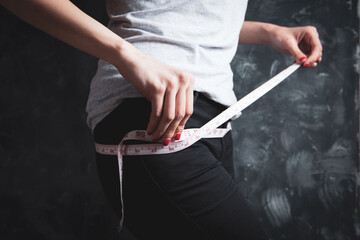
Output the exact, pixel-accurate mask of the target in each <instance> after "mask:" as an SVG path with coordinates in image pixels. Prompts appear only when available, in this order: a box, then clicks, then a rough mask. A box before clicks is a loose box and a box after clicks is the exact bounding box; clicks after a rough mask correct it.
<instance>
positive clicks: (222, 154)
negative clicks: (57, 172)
mask: <svg viewBox="0 0 360 240" xmlns="http://www.w3.org/2000/svg"><path fill="white" fill-rule="evenodd" d="M224 109H225V107H224V106H222V105H220V104H218V103H216V102H213V101H211V100H209V99H208V98H206V97H205V96H203V95H202V94H199V93H197V92H195V93H194V113H193V115H192V116H191V117H190V119H189V120H188V122H187V124H186V128H196V127H201V126H202V125H203V124H205V123H206V122H208V121H209V120H210V119H212V118H213V117H215V116H216V115H218V114H219V113H220V112H221V111H223V110H224ZM150 112H151V105H150V103H149V102H148V101H147V100H146V99H144V98H134V99H126V100H125V101H124V102H123V103H121V104H120V105H119V107H117V108H116V109H115V110H114V111H113V112H112V113H110V114H109V115H108V116H107V117H106V118H105V119H104V120H103V121H101V122H100V123H99V124H98V125H97V126H96V128H95V129H94V137H95V141H96V142H98V143H101V144H117V143H119V142H120V140H121V139H122V137H123V136H124V135H125V134H126V133H127V132H129V131H131V130H135V129H146V127H147V124H148V122H149V116H150ZM223 127H224V126H223ZM232 153H233V152H232V137H231V133H230V132H229V133H227V134H226V135H225V136H224V137H223V138H216V139H201V140H200V141H198V142H197V143H195V144H194V145H192V146H191V147H189V148H187V149H184V150H182V151H180V152H177V153H172V154H165V155H151V156H125V157H124V161H123V199H124V225H125V226H126V228H127V229H129V230H130V231H131V232H132V233H133V234H134V236H136V237H137V238H138V239H150V240H151V239H158V240H159V239H166V240H170V239H171V240H172V239H182V240H185V239H186V240H187V239H196V240H198V239H221V240H226V239H229V240H237V239H245V240H249V239H267V238H266V236H265V234H264V232H263V230H262V229H261V227H260V226H259V224H258V222H257V220H256V219H255V218H254V216H253V215H252V213H251V212H250V210H249V208H248V206H247V203H246V201H245V200H244V199H243V197H242V196H241V193H240V191H239V190H238V188H237V185H236V183H234V180H233V173H234V169H233V159H232ZM97 166H98V173H99V177H100V180H101V182H102V185H103V188H104V191H105V194H106V196H107V198H108V199H109V201H110V203H111V205H112V206H113V208H114V209H115V211H116V212H117V213H118V215H120V214H121V205H120V198H119V179H118V178H119V175H118V165H117V157H116V156H107V155H101V154H97Z"/></svg>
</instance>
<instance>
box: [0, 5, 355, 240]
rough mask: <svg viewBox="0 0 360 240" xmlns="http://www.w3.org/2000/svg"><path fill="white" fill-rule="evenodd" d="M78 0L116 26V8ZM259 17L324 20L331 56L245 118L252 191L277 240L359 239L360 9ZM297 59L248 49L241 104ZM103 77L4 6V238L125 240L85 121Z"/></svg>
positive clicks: (0, 170) (257, 16)
mask: <svg viewBox="0 0 360 240" xmlns="http://www.w3.org/2000/svg"><path fill="white" fill-rule="evenodd" d="M74 2H75V4H77V5H78V6H79V7H80V8H81V9H83V10H84V11H85V12H87V13H89V14H90V15H92V16H93V17H95V18H96V19H98V20H100V21H102V22H103V23H106V16H105V12H104V1H84V0H81V1H80V0H79V1H74ZM247 19H249V20H261V21H266V22H272V23H277V24H281V25H287V26H297V25H308V24H311V25H315V26H316V27H317V28H318V31H319V33H320V36H321V39H322V43H323V45H324V57H323V62H322V63H321V64H320V65H319V67H318V68H316V69H300V70H298V71H297V72H296V73H295V74H294V75H292V76H291V77H290V78H289V79H287V80H286V81H285V82H284V83H282V84H281V85H280V86H278V87H277V88H275V89H274V90H272V91H271V92H270V93H268V94H267V95H266V96H264V97H263V98H262V99H260V100H259V101H258V102H256V103H254V104H253V105H252V106H250V107H249V108H248V109H246V110H244V112H243V115H242V116H241V117H240V118H239V119H237V120H236V122H234V125H233V126H234V140H235V150H234V155H235V160H236V170H237V181H238V183H239V185H240V187H241V188H242V189H243V192H244V194H245V196H246V197H247V199H248V200H249V203H250V204H251V206H252V208H253V210H254V211H255V213H256V214H257V216H258V217H259V219H260V220H261V221H262V224H263V226H264V227H265V229H266V230H267V232H268V233H269V235H270V236H271V238H272V239H326V240H328V239H329V240H330V239H356V238H359V237H360V235H359V234H360V225H359V224H360V222H359V217H358V185H357V181H356V176H357V171H358V154H357V153H358V150H357V149H358V148H357V133H358V76H357V74H356V73H355V70H354V64H355V63H356V62H355V58H354V55H355V50H356V46H357V43H358V20H357V18H356V2H355V1H351V0H331V1H322V0H318V1H314V0H303V1H296V0H276V1H275V0H271V1H270V0H269V1H259V0H250V2H249V9H248V14H247ZM291 63H292V58H291V57H288V56H285V55H283V54H280V53H277V52H275V51H274V50H272V49H271V48H269V47H266V46H242V47H240V48H239V50H238V53H237V55H236V57H235V59H234V61H233V64H232V66H233V69H234V72H235V86H236V93H237V95H238V97H239V98H240V97H242V96H244V95H245V94H246V93H247V92H249V91H251V90H252V89H253V88H255V87H256V86H258V85H259V84H260V83H261V82H263V81H265V80H266V79H268V78H270V76H273V75H274V74H275V73H277V72H279V71H280V70H282V69H283V68H285V67H286V66H288V65H290V64H291ZM95 70H96V59H95V58H93V57H90V56H88V55H86V54H83V53H81V52H80V51H78V50H76V49H73V48H71V47H69V46H67V45H66V44H64V43H61V42H59V41H58V40H56V39H54V38H52V37H49V36H47V35H46V34H44V33H42V32H40V31H38V30H36V29H34V28H33V27H31V26H29V25H28V24H26V23H24V22H23V21H21V20H19V19H18V18H16V17H15V16H13V15H12V14H11V13H9V12H8V11H6V10H5V9H4V8H0V203H1V205H0V239H6V240H8V239H28V238H32V237H36V239H46V240H48V239H70V240H71V239H87V240H88V239H120V237H119V235H118V234H117V229H116V225H117V223H118V222H117V219H116V217H115V216H114V214H113V213H112V211H111V209H110V207H109V206H108V205H107V203H106V200H105V199H104V196H103V193H102V190H101V187H100V184H99V182H98V179H97V176H96V166H95V161H94V160H95V159H94V150H93V144H92V137H91V133H90V131H89V130H88V128H87V126H86V124H85V118H86V114H85V111H84V108H85V104H86V99H87V94H88V91H89V83H90V80H91V77H92V76H93V74H94V72H95ZM123 235H126V234H123ZM122 239H128V238H126V237H123V238H122Z"/></svg>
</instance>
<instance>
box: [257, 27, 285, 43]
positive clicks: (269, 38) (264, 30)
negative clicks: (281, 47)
mask: <svg viewBox="0 0 360 240" xmlns="http://www.w3.org/2000/svg"><path fill="white" fill-rule="evenodd" d="M280 28H281V27H280V26H278V25H275V24H271V23H264V24H262V25H261V30H260V32H261V34H260V36H261V39H262V42H261V44H265V45H269V46H272V43H273V39H274V38H276V36H277V31H278V30H279V29H280Z"/></svg>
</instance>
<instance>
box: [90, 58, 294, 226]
mask: <svg viewBox="0 0 360 240" xmlns="http://www.w3.org/2000/svg"><path fill="white" fill-rule="evenodd" d="M299 67H300V64H297V63H294V64H292V65H290V66H289V67H287V68H286V69H285V70H283V71H282V72H280V73H278V74H277V75H276V76H274V77H273V78H271V79H269V80H268V81H266V82H265V83H263V84H262V85H261V86H259V87H258V88H256V89H255V90H253V91H252V92H250V93H249V94H247V95H246V96H245V97H243V98H242V99H240V100H239V101H238V102H236V103H234V104H233V105H231V106H230V107H229V108H227V109H226V110H224V111H223V112H222V113H220V114H219V115H217V116H216V117H215V118H213V119H212V120H210V121H209V122H207V123H206V124H205V125H203V126H202V127H201V128H197V129H186V130H184V131H183V132H182V134H181V138H180V139H179V140H178V141H174V142H171V143H170V144H169V145H167V146H163V145H162V144H159V143H156V144H138V145H136V144H131V145H125V144H124V142H125V141H127V140H139V141H146V142H152V140H151V136H150V135H148V134H147V133H146V131H145V130H135V131H131V132H129V133H127V134H126V135H125V136H124V138H123V139H122V140H121V142H120V143H119V144H118V145H103V144H98V143H95V149H96V152H98V153H100V154H105V155H117V156H118V164H119V178H120V199H121V209H122V216H121V220H120V226H122V223H123V220H124V205H123V199H122V165H123V161H122V159H123V156H124V155H155V154H168V153H173V152H177V151H180V150H183V149H185V148H187V147H189V146H191V145H192V144H194V143H195V142H197V141H198V140H200V139H201V138H220V137H223V136H224V135H225V134H226V133H227V132H228V131H229V130H231V125H230V123H228V125H227V128H217V127H219V126H220V125H222V124H223V123H225V122H226V121H228V120H230V119H231V118H232V117H234V116H236V115H238V114H240V113H241V111H242V110H244V109H245V108H247V107H248V106H249V105H251V104H252V103H253V102H255V101H256V100H258V99H259V98H261V97H262V96H263V95H265V94H266V93H267V92H269V91H270V90H271V89H273V88H274V87H275V86H277V85H278V84H279V83H281V82H282V81H283V80H284V79H286V78H287V77H288V76H289V75H291V74H292V73H293V72H295V71H296V70H297V69H298V68H299Z"/></svg>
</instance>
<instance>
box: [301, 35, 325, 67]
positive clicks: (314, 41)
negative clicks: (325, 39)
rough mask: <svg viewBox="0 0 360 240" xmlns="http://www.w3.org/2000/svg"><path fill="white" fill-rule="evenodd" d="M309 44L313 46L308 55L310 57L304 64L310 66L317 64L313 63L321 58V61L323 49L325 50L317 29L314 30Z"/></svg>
mask: <svg viewBox="0 0 360 240" xmlns="http://www.w3.org/2000/svg"><path fill="white" fill-rule="evenodd" d="M308 44H310V46H311V52H310V54H309V56H308V59H307V60H306V62H305V63H304V66H309V65H311V66H314V65H315V66H316V64H313V63H315V62H319V59H320V61H321V57H322V50H323V48H322V45H321V42H320V39H319V37H318V34H317V31H316V30H314V32H313V33H312V35H311V38H310V42H309V43H308Z"/></svg>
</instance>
